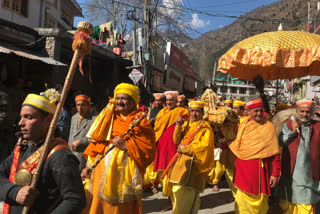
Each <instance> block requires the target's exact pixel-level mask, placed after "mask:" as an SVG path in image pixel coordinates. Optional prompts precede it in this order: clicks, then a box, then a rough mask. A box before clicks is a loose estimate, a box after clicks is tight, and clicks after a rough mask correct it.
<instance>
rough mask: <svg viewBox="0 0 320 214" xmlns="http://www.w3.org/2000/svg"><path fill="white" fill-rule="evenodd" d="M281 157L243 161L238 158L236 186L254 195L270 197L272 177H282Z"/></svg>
mask: <svg viewBox="0 0 320 214" xmlns="http://www.w3.org/2000/svg"><path fill="white" fill-rule="evenodd" d="M280 167H281V165H280V155H279V154H277V155H273V156H271V157H269V158H264V159H262V160H261V161H260V159H252V160H241V159H239V158H237V160H236V168H235V176H234V184H235V186H237V187H238V188H239V189H240V190H242V191H244V192H246V193H249V194H252V195H259V194H265V195H270V194H271V189H270V184H269V183H270V176H271V175H272V176H274V177H277V178H278V177H279V176H280Z"/></svg>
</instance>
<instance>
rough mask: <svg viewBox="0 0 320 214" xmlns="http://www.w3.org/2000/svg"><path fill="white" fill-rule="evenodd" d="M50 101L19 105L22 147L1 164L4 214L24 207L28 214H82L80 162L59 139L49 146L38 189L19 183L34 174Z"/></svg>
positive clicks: (33, 99)
mask: <svg viewBox="0 0 320 214" xmlns="http://www.w3.org/2000/svg"><path fill="white" fill-rule="evenodd" d="M49 98H52V96H46V94H44V95H43V96H38V95H36V94H29V95H28V96H27V98H26V99H25V101H24V103H23V105H22V108H21V112H20V116H21V120H20V122H19V126H20V127H21V132H22V135H23V139H24V143H20V144H19V145H17V146H16V148H15V150H14V153H13V154H12V155H10V156H9V157H8V158H6V159H5V160H4V161H3V162H2V163H1V164H0V186H1V191H0V200H4V201H5V203H6V204H5V206H4V211H5V213H10V214H15V213H21V211H22V209H23V206H30V207H31V208H30V211H29V213H50V212H52V213H59V214H60V213H81V210H82V208H83V207H84V206H85V193H84V190H83V186H82V182H81V178H80V174H79V170H78V165H79V162H78V160H77V158H76V157H75V156H74V155H72V153H71V152H70V151H69V149H68V144H67V143H66V142H65V141H64V140H63V139H62V138H54V139H53V141H52V142H51V145H52V146H51V151H50V152H49V156H48V158H47V160H46V163H45V165H44V168H43V170H42V173H41V176H40V179H39V182H38V186H37V189H35V188H33V187H31V186H30V180H29V181H27V182H25V183H22V181H24V180H26V178H28V177H29V175H33V174H34V173H35V168H36V166H37V164H38V162H39V157H40V154H41V152H42V151H41V150H42V149H43V146H42V145H43V143H44V140H45V138H46V135H47V132H48V130H49V126H50V122H51V120H52V116H53V113H54V111H55V109H56V106H55V105H54V104H52V103H54V102H55V101H56V100H49ZM12 166H13V167H12ZM15 168H16V170H15ZM21 172H23V173H21ZM28 173H29V174H28ZM21 174H23V175H24V176H23V177H24V179H22V180H21V179H19V177H21Z"/></svg>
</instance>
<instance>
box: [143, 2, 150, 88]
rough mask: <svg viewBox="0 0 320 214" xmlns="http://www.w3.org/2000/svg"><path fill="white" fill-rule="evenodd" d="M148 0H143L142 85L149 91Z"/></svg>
mask: <svg viewBox="0 0 320 214" xmlns="http://www.w3.org/2000/svg"><path fill="white" fill-rule="evenodd" d="M149 8H150V0H144V57H143V58H144V60H143V62H144V86H145V88H146V89H147V91H148V92H151V84H150V77H151V74H150V72H151V71H150V50H149V37H150V32H149V31H150V28H149V26H150V10H149Z"/></svg>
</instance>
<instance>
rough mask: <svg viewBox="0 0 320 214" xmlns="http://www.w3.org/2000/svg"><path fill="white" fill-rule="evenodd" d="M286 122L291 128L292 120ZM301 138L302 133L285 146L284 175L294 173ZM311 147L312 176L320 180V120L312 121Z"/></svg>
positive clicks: (282, 161) (283, 154) (283, 156)
mask: <svg viewBox="0 0 320 214" xmlns="http://www.w3.org/2000/svg"><path fill="white" fill-rule="evenodd" d="M286 124H287V126H288V128H289V129H292V121H291V120H287V121H286ZM300 139H301V135H300V133H298V135H297V137H296V138H295V139H294V140H293V141H292V142H291V143H290V144H289V146H287V147H284V148H283V151H282V160H281V166H282V170H283V175H285V176H291V175H292V172H293V169H294V165H295V163H296V158H297V152H298V148H299V144H300ZM309 147H310V148H309V150H310V168H311V176H312V178H313V179H316V180H320V158H319V157H320V122H318V121H314V120H312V121H311V124H310V143H309Z"/></svg>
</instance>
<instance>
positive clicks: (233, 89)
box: [230, 87, 238, 94]
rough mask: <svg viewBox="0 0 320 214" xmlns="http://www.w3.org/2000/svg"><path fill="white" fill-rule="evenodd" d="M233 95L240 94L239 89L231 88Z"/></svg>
mask: <svg viewBox="0 0 320 214" xmlns="http://www.w3.org/2000/svg"><path fill="white" fill-rule="evenodd" d="M230 93H231V94H237V93H238V88H237V87H231V91H230Z"/></svg>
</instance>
